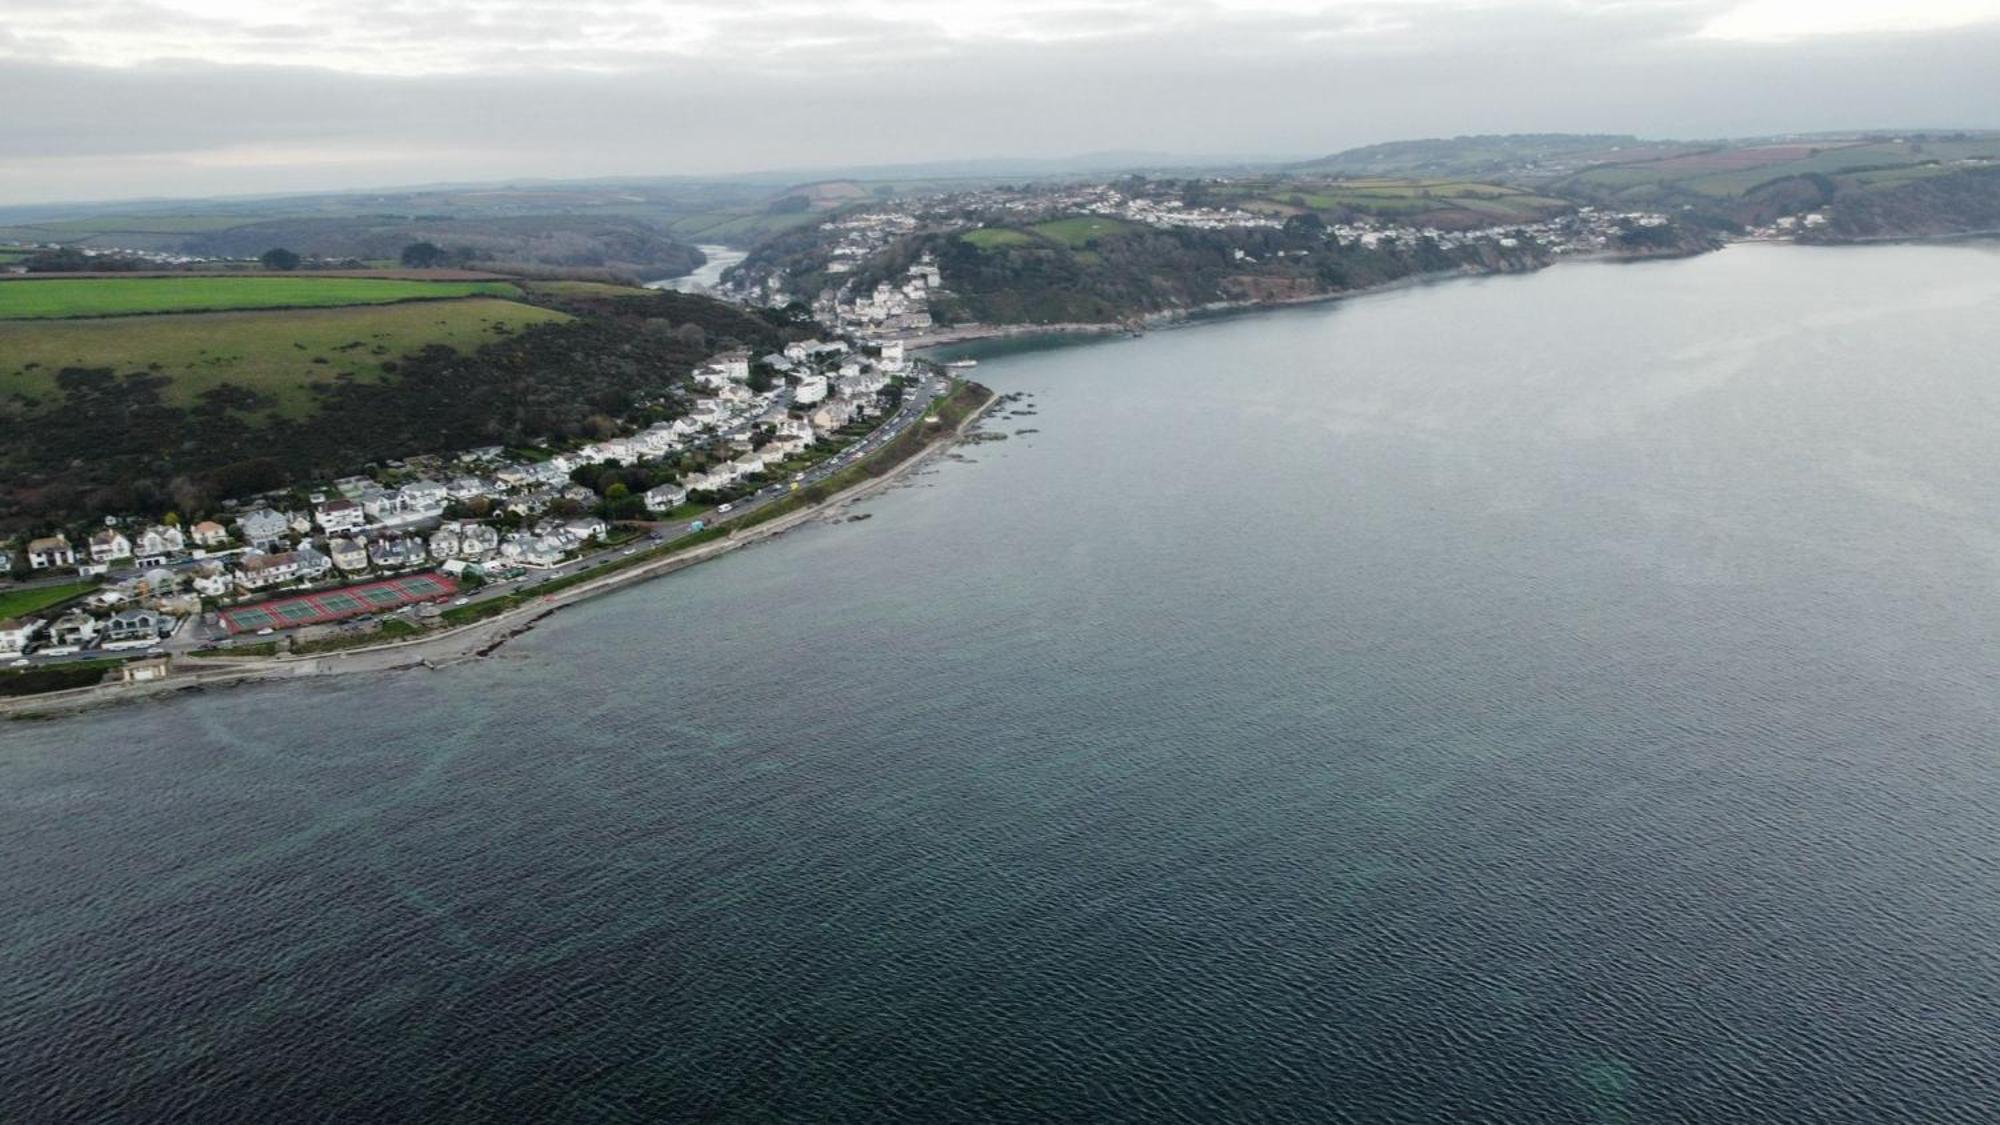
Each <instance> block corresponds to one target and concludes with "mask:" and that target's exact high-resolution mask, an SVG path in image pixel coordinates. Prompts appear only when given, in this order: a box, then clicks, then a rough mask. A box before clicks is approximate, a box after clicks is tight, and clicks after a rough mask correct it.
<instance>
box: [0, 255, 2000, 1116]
mask: <svg viewBox="0 0 2000 1125" xmlns="http://www.w3.org/2000/svg"><path fill="white" fill-rule="evenodd" d="M1997 314H2000V253H1996V252H1995V251H1994V250H1993V249H1991V248H1983V247H1977V246H1960V247H1870V248H1864V249H1817V250H1816V249H1806V248H1795V247H1777V246H1744V247H1737V248H1732V249H1730V250H1727V251H1724V252H1722V253H1719V254H1712V255H1707V256H1704V257H1700V258H1695V259H1690V260H1686V261H1675V262H1659V263H1647V264H1640V265H1625V266H1620V265H1610V264H1572V265H1564V266H1560V267H1557V268H1554V269H1550V270H1546V271H1543V272H1542V273H1539V274H1535V275H1531V276H1522V277H1507V278H1493V279H1485V280H1470V281H1458V282H1449V283H1444V284H1438V285H1432V286H1426V287H1423V288H1417V289H1411V290H1405V291H1399V292H1393V293H1386V294H1381V295H1377V296H1371V297H1366V298H1361V299H1357V300H1353V301H1349V302H1345V303H1341V304H1335V305H1324V306H1318V307H1311V308H1296V309H1289V310H1285V311H1280V312H1272V313H1260V314H1255V315H1249V316H1241V317H1235V318H1231V319H1226V320H1220V321H1216V322H1213V323H1208V324H1203V325H1199V326H1196V327H1190V328H1187V329H1184V330H1175V331H1167V332H1156V333H1153V334H1151V335H1149V336H1146V337H1144V338H1141V339H1122V338H1121V339H1110V340H1099V341H1096V342H1090V343H1083V344H1078V345H1074V346H1068V347H1061V348H1045V349H1041V350H1020V349H1015V350H1013V351H1011V352H1002V351H1000V350H997V349H996V350H993V351H989V352H987V353H986V354H985V356H984V358H983V359H982V363H981V365H980V367H979V369H978V372H977V374H978V377H979V378H980V379H981V380H982V381H984V382H987V383H989V384H990V385H992V386H993V387H995V388H996V389H998V390H1001V391H1009V392H1011V391H1019V392H1023V393H1025V394H1028V395H1030V396H1031V397H1028V398H1026V399H1024V400H1022V402H1021V403H1019V404H1017V405H1015V406H1014V407H1013V408H1012V413H1011V414H1010V415H1007V416H1002V417H999V418H997V419H996V420H995V421H994V422H993V423H992V424H991V425H990V426H989V429H992V430H997V431H998V432H1001V433H1007V434H1010V435H1012V436H1010V437H1009V438H1008V440H1006V441H998V442H990V443H986V444H978V445H969V446H966V447H963V448H962V450H961V453H962V459H956V460H952V459H947V460H941V461H937V462H934V463H933V464H932V465H931V466H929V467H928V468H926V469H925V470H924V471H923V472H922V473H921V474H920V475H918V476H916V477H914V478H913V480H912V483H910V484H908V485H906V486H903V487H899V488H896V489H893V490H891V491H889V492H886V493H884V494H882V495H880V496H878V497H875V498H872V499H869V500H867V501H865V502H863V503H862V504H861V505H860V506H859V508H858V509H857V510H858V511H864V512H867V513H870V514H871V515H872V517H873V518H871V519H869V520H867V521H866V522H853V523H841V524H817V525H813V526H811V527H808V528H806V529H803V530H801V531H798V532H794V533H791V534H788V535H786V536H785V537H783V538H781V539H779V540H776V541H774V542H772V543H769V544H765V545H761V546H756V547H753V548H750V549H747V550H744V551H740V552H737V553H735V554H732V555H729V556H727V557H725V558H723V559H721V560H719V561H717V562H715V563H712V564H708V565H704V566H701V567H698V568H695V569H693V570H690V571H687V572H684V573H681V574H677V575H674V576H672V577H670V578H667V579H664V580H661V581H656V582H652V583H649V584H647V585H644V586H642V587H637V588H634V589H631V590H628V591H625V592H621V593H618V594H615V595H612V596H609V597H606V598H603V599H601V600H598V601H595V602H591V603H588V604H585V605H582V606H579V607H576V608H574V609H571V610H567V611H564V612H562V613H559V614H557V615H555V616H554V617H552V618H550V619H548V620H547V621H545V622H543V623H542V624H541V625H539V626H538V627H537V628H536V629H535V630H534V631H533V632H531V633H529V634H527V635H526V636H524V637H522V638H520V639H518V640H517V641H515V642H512V643H510V644H509V645H507V646H506V647H505V648H503V649H501V650H500V651H499V653H498V654H497V655H496V656H495V657H494V658H493V659H490V660H487V661H483V662H480V663H477V664H473V665H467V666H458V667H453V668H449V669H446V670H443V671H438V672H410V673H398V674H386V675H380V676H374V675H368V676H352V677H334V678H329V679H325V680H320V681H314V682H303V683H299V684H295V685H293V684H286V685H269V686H260V687H253V688H245V689H239V690H229V691H222V692H216V693H211V694H206V695H190V696H183V697H180V698H176V699H172V700H170V701H167V702H163V703H153V704H145V705H138V706H132V707H126V708H120V709H113V710H106V711H101V712H97V713H92V714H89V715H85V716H81V717H75V718H69V719H64V720H61V721H54V722H42V723H26V722H18V723H10V724H6V725H4V726H0V854H4V855H5V856H6V857H7V862H6V863H4V864H0V901H4V902H5V903H6V909H5V910H4V911H0V950H4V956H0V1120H8V1121H23V1122H41V1121H69V1120H76V1121H86V1120H87V1121H93V1122H104V1121H116V1120H162V1119H171V1120H182V1121H201V1122H214V1121H224V1120H252V1121H271V1120H302V1119H313V1120H323V1119H341V1120H355V1121H398V1120H417V1119H422V1120H429V1121H438V1120H446V1121H449V1120H480V1119H501V1118H505V1119H513V1120H538V1121H602V1120H627V1121H663V1120H788V1121H870V1122H879V1121H902V1122H948V1121H1052V1120H1060V1121H1093V1122H1101V1121H1186V1122H1233V1121H1246V1122H1247V1121H1295V1122H1329V1121H1411V1122H1416V1121H1446V1120H1467V1121H1470V1120H1482V1121H1494V1122H1543V1121H1549V1122H1640V1121H1716V1122H1723V1121H1753V1120H1784V1121H1842V1122H1850V1121H1851V1122H1884V1121H1925V1122H1931V1121H1935V1122H1945V1121H1973V1120H1990V1119H1991V1117H1990V1115H1991V1113H1992V1111H1993V1107H1994V1105H1995V1103H1996V1098H2000V1046H1996V1043H1997V1042H2000V1041H1996V1038H1995V1033H1994V1032H1995V1028H1996V1027H2000V893H1996V891H2000V436H1996V435H2000V358H1996V357H2000V315H1997ZM1023 431H1034V432H1023Z"/></svg>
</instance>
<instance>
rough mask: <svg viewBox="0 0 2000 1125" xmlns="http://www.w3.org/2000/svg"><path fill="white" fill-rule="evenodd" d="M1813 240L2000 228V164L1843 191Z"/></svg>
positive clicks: (1922, 235)
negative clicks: (1868, 189) (1873, 188)
mask: <svg viewBox="0 0 2000 1125" xmlns="http://www.w3.org/2000/svg"><path fill="white" fill-rule="evenodd" d="M1827 218H1828V222H1827V224H1826V225H1825V226H1823V227H1818V228H1815V229H1813V230H1808V231H1807V232H1805V234H1803V235H1802V236H1801V238H1803V239H1804V240H1806V241H1811V242H1844V241H1852V240H1860V239H1879V238H1937V237H1947V236H1951V235H1959V234H1992V233H1995V232H2000V166H1994V167H1989V168H1979V169H1972V170H1967V171H1962V172H1959V173H1957V174H1955V175H1935V176H1924V177H1919V178H1913V179H1910V180H1908V181H1906V182H1903V183H1896V184H1883V185H1881V186H1879V187H1877V188H1876V189H1875V190H1872V191H1861V192H1849V193H1847V194H1845V195H1842V196H1840V197H1839V199H1838V202H1837V203H1836V204H1835V205H1834V206H1833V207H1832V208H1831V209H1830V210H1829V212H1828V216H1827Z"/></svg>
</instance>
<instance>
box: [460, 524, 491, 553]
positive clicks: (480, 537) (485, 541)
mask: <svg viewBox="0 0 2000 1125" xmlns="http://www.w3.org/2000/svg"><path fill="white" fill-rule="evenodd" d="M499 549H500V533H499V532H498V531H495V530H494V529H492V528H490V527H488V526H486V525H485V524H483V523H476V524H473V525H471V526H469V527H466V528H462V529H461V530H460V531H459V533H458V553H459V556H460V557H461V558H468V559H476V558H480V557H481V556H484V555H490V554H492V553H493V552H494V551H497V550H499Z"/></svg>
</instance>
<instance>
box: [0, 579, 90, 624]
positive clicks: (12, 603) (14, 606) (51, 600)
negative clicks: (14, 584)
mask: <svg viewBox="0 0 2000 1125" xmlns="http://www.w3.org/2000/svg"><path fill="white" fill-rule="evenodd" d="M95 589H97V583H95V582H66V583H64V584H62V585H60V586H36V587H33V588H31V589H26V590H5V591H0V621H4V620H6V619H7V618H9V617H23V616H26V615H27V614H30V613H40V612H41V611H42V610H45V609H47V608H48V607H50V606H52V605H61V604H62V603H64V602H66V601H69V600H70V599H72V598H80V597H82V596H83V595H85V594H88V593H90V592H91V591H92V590H95Z"/></svg>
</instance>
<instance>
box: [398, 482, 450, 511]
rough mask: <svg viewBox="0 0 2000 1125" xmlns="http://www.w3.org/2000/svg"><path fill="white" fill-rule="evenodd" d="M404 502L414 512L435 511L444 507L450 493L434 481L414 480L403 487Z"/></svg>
mask: <svg viewBox="0 0 2000 1125" xmlns="http://www.w3.org/2000/svg"><path fill="white" fill-rule="evenodd" d="M401 491H402V494H403V502H404V503H405V504H407V505H409V507H410V508H411V509H412V510H416V511H434V510H437V509H440V508H443V507H444V502H445V500H446V499H447V498H448V497H449V495H450V493H449V491H448V490H447V489H446V488H445V486H444V485H441V484H439V483H437V482H436V481H432V480H414V481H411V482H410V483H408V484H406V485H404V486H403V487H402V490H401Z"/></svg>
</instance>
